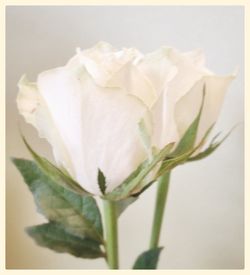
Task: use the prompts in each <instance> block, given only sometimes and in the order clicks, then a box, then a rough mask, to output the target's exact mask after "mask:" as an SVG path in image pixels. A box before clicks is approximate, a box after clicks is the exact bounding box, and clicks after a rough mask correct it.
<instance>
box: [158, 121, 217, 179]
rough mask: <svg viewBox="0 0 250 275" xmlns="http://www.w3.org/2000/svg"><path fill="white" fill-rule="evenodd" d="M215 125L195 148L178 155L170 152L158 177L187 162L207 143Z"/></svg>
mask: <svg viewBox="0 0 250 275" xmlns="http://www.w3.org/2000/svg"><path fill="white" fill-rule="evenodd" d="M213 127H214V124H213V125H212V126H211V127H210V128H208V130H207V132H206V133H205V135H204V136H203V138H202V139H201V140H200V142H199V143H198V144H197V145H196V146H195V147H194V148H190V149H189V151H187V152H185V153H183V154H180V155H178V156H173V154H170V155H169V156H168V157H167V158H166V159H164V160H163V162H162V165H161V167H160V169H159V170H158V172H157V175H156V178H158V177H160V176H162V175H163V174H165V173H166V172H168V171H170V170H171V169H173V168H174V167H176V166H178V165H180V164H184V163H185V162H187V161H188V159H189V158H190V157H191V156H192V155H193V154H194V153H195V152H196V151H197V150H198V149H199V148H200V147H201V146H203V144H204V143H205V141H206V139H207V137H208V135H209V134H210V132H211V131H212V129H213Z"/></svg>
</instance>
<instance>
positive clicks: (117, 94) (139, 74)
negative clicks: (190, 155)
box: [17, 42, 234, 195]
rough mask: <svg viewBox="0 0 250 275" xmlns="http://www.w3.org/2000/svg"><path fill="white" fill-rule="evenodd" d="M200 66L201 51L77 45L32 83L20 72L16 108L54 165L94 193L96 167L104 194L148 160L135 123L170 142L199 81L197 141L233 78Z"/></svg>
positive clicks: (157, 143) (190, 114)
mask: <svg viewBox="0 0 250 275" xmlns="http://www.w3.org/2000/svg"><path fill="white" fill-rule="evenodd" d="M204 63H205V58H204V54H203V53H202V52H201V51H200V50H195V51H191V52H184V53H181V52H179V51H178V50H176V49H173V48H169V47H161V48H160V49H158V50H156V51H155V52H152V53H149V54H146V55H143V54H142V53H140V52H139V51H138V50H137V49H134V48H123V49H122V50H116V49H115V48H113V47H112V46H111V45H109V44H108V43H105V42H99V43H97V44H96V45H95V46H94V47H93V48H90V49H87V50H83V51H81V50H80V49H77V54H76V55H75V56H74V57H72V58H71V59H70V60H69V61H68V63H67V64H66V65H65V66H63V67H59V68H55V69H51V70H48V71H45V72H42V73H40V74H39V75H38V78H37V82H36V83H31V82H29V81H28V80H27V79H26V77H24V76H23V77H22V78H21V79H20V81H19V83H18V87H19V93H18V96H17V106H18V109H19V112H20V113H21V114H22V115H23V116H24V118H25V120H26V121H27V122H28V123H30V124H32V125H33V126H34V127H35V128H36V129H37V130H38V132H39V135H40V137H44V138H46V139H47V140H48V142H49V143H50V144H51V146H52V149H53V154H54V157H55V160H56V162H57V164H58V165H59V166H63V167H64V168H65V169H66V170H67V171H68V173H69V174H70V175H71V176H72V177H73V178H74V179H75V180H76V181H77V182H78V183H79V184H80V185H81V186H82V187H83V188H84V189H86V190H87V191H89V192H91V193H93V194H96V195H100V194H101V192H100V190H99V186H98V181H97V178H98V169H100V170H101V171H102V172H103V174H104V175H105V177H106V183H107V192H110V191H112V190H113V189H114V188H115V187H117V186H118V185H120V184H121V183H122V181H123V180H124V179H126V178H127V177H128V176H129V174H130V173H131V172H133V171H134V170H135V169H136V168H137V166H138V165H139V164H140V163H141V162H142V161H144V160H145V159H147V158H148V157H150V156H149V155H150V152H149V151H150V150H148V148H146V147H145V146H144V144H143V142H142V138H141V135H140V132H139V127H138V123H139V122H140V121H142V120H143V121H144V124H145V126H146V132H147V134H148V135H149V137H150V143H151V144H150V146H151V147H153V146H154V147H155V148H157V149H161V148H162V147H163V146H165V145H166V144H168V143H170V142H176V143H177V142H178V141H179V140H180V138H181V137H182V135H183V134H184V132H185V130H186V129H187V128H188V126H189V125H190V124H191V123H192V121H193V120H194V118H195V117H196V116H197V113H198V112H199V108H200V106H201V101H202V92H203V88H204V85H205V90H206V94H205V103H204V107H203V111H202V115H201V120H200V124H199V129H198V133H197V140H196V142H198V141H199V140H200V139H201V138H202V136H203V135H204V134H205V132H206V131H207V130H208V128H209V127H210V126H211V125H212V124H213V123H215V121H216V120H217V118H218V115H219V112H220V109H221V106H222V103H223V99H224V95H225V92H226V91H227V89H228V86H229V84H230V82H231V81H232V79H233V78H234V75H229V76H223V77H222V76H218V75H215V74H214V73H212V72H211V71H209V70H208V69H207V68H206V67H205V64H204Z"/></svg>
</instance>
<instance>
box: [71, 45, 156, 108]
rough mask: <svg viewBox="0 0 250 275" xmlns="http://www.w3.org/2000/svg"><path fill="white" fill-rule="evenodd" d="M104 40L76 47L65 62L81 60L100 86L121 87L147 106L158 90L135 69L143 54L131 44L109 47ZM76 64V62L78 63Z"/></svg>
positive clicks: (154, 99) (152, 100)
mask: <svg viewBox="0 0 250 275" xmlns="http://www.w3.org/2000/svg"><path fill="white" fill-rule="evenodd" d="M105 49H106V44H105V43H104V45H103V43H101V46H100V45H99V46H94V47H93V48H91V49H88V50H84V51H78V54H77V58H73V59H72V60H71V61H70V62H69V63H68V66H71V67H72V64H73V65H74V64H79V63H80V64H82V66H84V67H85V68H86V70H87V71H88V73H89V74H90V75H91V77H92V78H93V80H94V81H95V83H96V84H97V85H98V86H100V87H109V88H121V89H123V91H124V93H127V94H131V95H134V96H137V97H138V98H139V99H140V100H142V101H143V102H144V103H145V104H146V105H147V106H148V107H151V106H152V105H153V104H154V102H155V101H156V99H157V94H156V91H155V89H154V87H153V86H152V84H151V82H150V81H149V80H148V79H147V77H146V76H145V75H144V74H143V73H142V72H141V71H140V70H138V68H137V66H136V63H137V62H138V60H139V59H140V58H142V56H143V55H142V54H141V53H140V52H139V51H138V50H136V49H134V48H123V49H122V50H119V51H117V50H115V49H113V48H112V49H111V46H110V45H109V46H108V50H105ZM77 66H78V65H77Z"/></svg>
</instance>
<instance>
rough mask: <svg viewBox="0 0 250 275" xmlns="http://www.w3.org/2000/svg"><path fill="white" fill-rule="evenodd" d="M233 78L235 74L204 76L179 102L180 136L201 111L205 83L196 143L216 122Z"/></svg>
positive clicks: (177, 111)
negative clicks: (203, 96)
mask: <svg viewBox="0 0 250 275" xmlns="http://www.w3.org/2000/svg"><path fill="white" fill-rule="evenodd" d="M233 79H234V76H233V75H230V76H226V77H220V76H204V77H203V78H202V79H201V80H199V81H197V82H196V83H195V85H194V86H193V87H192V88H191V89H190V90H189V91H188V92H187V93H186V94H185V95H184V96H183V97H182V98H181V99H180V100H179V101H178V102H177V104H176V107H175V121H176V125H177V128H178V133H179V135H180V136H182V135H183V134H184V132H185V131H186V129H187V128H188V126H189V125H190V124H191V122H192V121H193V120H194V118H195V117H196V116H197V114H198V112H199V108H200V106H201V100H202V92H203V87H204V85H205V91H206V93H205V103H204V107H203V110H202V115H201V119H200V124H199V128H198V133H197V140H196V143H197V142H198V141H200V140H201V138H202V137H203V135H204V134H205V132H206V131H207V130H208V128H209V127H210V126H211V125H212V124H213V123H215V122H216V120H217V118H218V116H219V113H220V110H221V107H222V104H223V100H224V96H225V93H226V91H227V90H228V86H229V84H230V83H231V81H232V80H233Z"/></svg>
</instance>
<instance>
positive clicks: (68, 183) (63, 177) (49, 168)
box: [22, 137, 90, 195]
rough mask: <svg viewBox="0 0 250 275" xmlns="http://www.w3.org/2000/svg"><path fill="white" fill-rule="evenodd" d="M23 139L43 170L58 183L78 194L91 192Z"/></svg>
mask: <svg viewBox="0 0 250 275" xmlns="http://www.w3.org/2000/svg"><path fill="white" fill-rule="evenodd" d="M22 138H23V141H24V144H25V145H26V147H27V149H28V150H29V152H30V153H31V155H32V157H33V158H34V160H35V161H36V163H37V164H38V165H39V167H40V168H41V169H42V170H43V172H44V173H45V174H47V175H48V176H49V177H50V178H51V179H52V180H54V181H56V182H57V183H58V184H60V185H62V186H63V187H65V188H67V189H69V190H71V191H73V192H76V193H78V194H83V195H86V194H90V193H89V192H87V191H86V190H84V189H83V188H82V187H81V186H80V185H79V184H78V183H77V182H76V181H74V180H73V179H72V178H71V177H70V175H69V174H67V173H66V172H65V171H64V170H63V169H59V168H58V167H56V166H55V165H54V164H52V163H51V162H49V161H48V160H47V159H45V158H44V157H41V156H39V155H38V154H37V153H36V152H35V151H34V150H33V149H32V148H31V146H30V145H29V144H28V142H27V141H26V139H25V138H24V137H22Z"/></svg>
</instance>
